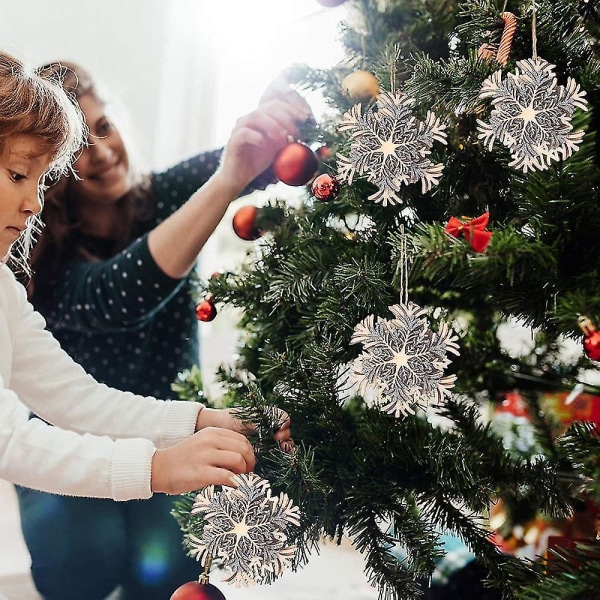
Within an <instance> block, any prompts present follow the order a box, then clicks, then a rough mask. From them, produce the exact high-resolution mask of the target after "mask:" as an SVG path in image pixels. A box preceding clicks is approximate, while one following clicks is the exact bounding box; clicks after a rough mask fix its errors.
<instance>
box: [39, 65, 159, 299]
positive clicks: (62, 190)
mask: <svg viewBox="0 0 600 600" xmlns="http://www.w3.org/2000/svg"><path fill="white" fill-rule="evenodd" d="M38 72H39V73H40V74H42V76H45V77H54V78H56V79H58V80H59V81H61V83H62V87H63V89H64V90H65V92H67V95H68V96H69V97H70V98H71V101H72V102H73V103H74V104H75V105H77V106H78V105H79V104H78V103H79V99H80V98H82V97H83V96H91V97H92V98H93V99H94V100H95V101H96V102H98V103H99V104H101V105H106V99H105V98H104V97H103V96H102V95H101V93H100V92H99V90H98V87H97V85H96V84H95V82H94V80H93V78H92V76H91V75H90V73H89V72H88V71H87V70H86V69H84V68H83V67H81V66H79V65H77V64H75V63H72V62H69V61H59V62H54V63H50V64H47V65H44V66H43V67H40V68H39V69H38ZM76 177H77V175H76V174H73V173H71V174H67V175H65V174H61V175H60V176H59V177H58V178H55V179H54V181H52V180H50V181H49V182H48V183H49V187H48V189H47V190H46V193H45V202H44V209H43V211H42V222H43V229H42V232H41V235H40V236H39V239H38V241H37V243H36V244H35V246H34V248H33V250H32V252H31V265H32V268H33V278H32V281H31V282H30V285H29V286H28V288H29V295H30V297H35V296H36V294H42V293H43V294H46V293H48V291H49V289H51V288H52V287H53V286H54V285H55V284H56V283H57V281H58V279H59V277H60V272H61V270H62V267H63V265H64V264H65V262H66V261H69V260H72V259H76V258H81V259H84V260H87V261H99V260H102V259H105V258H107V256H112V255H114V254H116V253H117V252H119V251H120V250H122V249H123V248H125V247H126V246H127V245H129V243H130V242H131V241H132V240H133V239H134V238H135V237H136V229H137V228H136V226H135V225H136V224H137V223H139V222H140V221H143V220H146V219H148V218H149V217H150V212H151V209H152V202H151V197H152V192H151V186H150V179H149V177H147V176H143V177H141V176H138V177H137V180H136V181H135V182H134V183H133V185H132V187H131V189H130V191H129V192H127V193H126V194H125V195H124V196H123V197H122V198H120V199H119V201H118V203H117V210H118V212H119V218H118V221H117V222H118V230H116V231H115V232H114V236H113V237H111V240H109V241H107V243H106V244H103V248H102V254H99V253H98V252H97V251H96V250H95V249H94V248H92V247H91V246H90V244H88V243H86V236H84V235H83V234H82V231H81V228H82V225H83V224H82V222H81V220H80V219H79V217H78V216H77V212H76V211H75V210H74V203H75V201H76V198H75V194H74V193H73V183H74V181H75V180H76Z"/></svg>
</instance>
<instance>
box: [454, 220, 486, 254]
mask: <svg viewBox="0 0 600 600" xmlns="http://www.w3.org/2000/svg"><path fill="white" fill-rule="evenodd" d="M465 219H466V217H463V218H462V220H461V219H457V218H456V217H450V220H449V221H448V224H447V225H446V227H445V229H444V231H446V233H449V234H450V235H453V236H454V237H460V234H461V233H462V234H463V235H464V236H465V240H467V242H469V244H470V245H471V248H473V250H475V252H484V251H485V249H486V248H487V246H488V244H489V243H490V240H491V239H492V232H491V231H486V230H485V228H486V227H487V224H488V221H489V220H490V213H483V214H482V215H481V216H480V217H477V218H475V219H467V220H465Z"/></svg>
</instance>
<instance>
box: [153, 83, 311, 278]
mask: <svg viewBox="0 0 600 600" xmlns="http://www.w3.org/2000/svg"><path fill="white" fill-rule="evenodd" d="M309 116H310V109H309V108H308V106H307V105H306V103H305V102H304V101H303V100H302V99H301V98H300V96H298V95H297V94H296V95H292V96H289V97H286V99H285V100H283V99H280V98H272V99H270V100H268V101H266V102H264V103H262V104H261V105H260V106H259V108H258V109H257V110H255V111H254V112H252V113H250V114H249V115H246V116H245V117H242V118H241V119H239V120H238V121H237V123H236V126H235V128H234V130H233V132H232V134H231V137H230V139H229V142H228V143H227V146H226V148H225V151H224V154H223V157H222V160H221V164H220V166H219V168H218V169H217V171H216V173H215V174H214V175H213V177H211V179H210V180H209V181H208V182H207V183H206V184H205V185H204V186H203V187H201V188H200V189H199V190H198V191H197V192H195V193H194V194H193V195H192V196H191V198H190V199H189V200H188V201H187V202H186V203H185V204H184V205H183V206H182V207H181V208H180V209H179V210H177V211H176V212H175V213H173V214H172V215H171V216H170V217H168V218H167V219H166V220H165V221H163V222H162V223H161V224H160V225H159V226H158V227H156V228H155V229H153V230H152V231H151V232H150V233H149V235H148V246H149V248H150V252H151V253H152V256H153V257H154V259H155V261H156V263H157V265H158V266H159V267H160V268H161V269H162V270H163V272H164V273H165V274H166V275H168V276H169V277H173V278H180V277H185V275H187V274H188V273H189V271H190V270H191V269H192V267H193V266H194V264H195V261H196V259H197V256H198V254H199V252H200V250H201V249H202V248H203V246H204V244H205V243H206V241H207V240H208V238H209V237H210V235H211V234H212V233H213V231H214V230H215V228H216V226H217V225H218V224H219V222H220V221H221V219H222V218H223V215H224V214H225V211H226V210H227V207H228V206H229V203H230V202H231V201H232V200H234V199H235V198H237V197H238V196H239V195H240V194H241V192H242V191H243V190H244V189H245V188H246V187H247V186H248V185H249V184H250V183H251V182H252V181H253V180H254V179H255V178H256V177H257V176H259V175H260V174H261V173H263V172H264V171H265V170H266V169H267V168H268V167H269V166H270V165H271V164H272V162H273V159H274V158H275V155H276V153H277V152H278V151H279V150H280V149H281V148H282V147H283V146H285V144H286V143H288V139H289V137H290V136H292V137H296V136H297V135H298V134H299V132H298V125H297V124H298V123H299V122H300V121H304V120H306V119H307V118H308V117H309Z"/></svg>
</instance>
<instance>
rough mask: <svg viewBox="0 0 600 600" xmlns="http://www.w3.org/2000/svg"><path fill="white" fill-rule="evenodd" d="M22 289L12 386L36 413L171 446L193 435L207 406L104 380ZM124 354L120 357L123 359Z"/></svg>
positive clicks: (78, 428) (83, 428)
mask: <svg viewBox="0 0 600 600" xmlns="http://www.w3.org/2000/svg"><path fill="white" fill-rule="evenodd" d="M15 288H20V292H19V290H17V293H16V304H17V306H16V307H15V308H14V309H13V311H12V312H13V314H15V316H14V317H13V318H12V319H13V321H14V324H13V325H12V327H13V334H12V344H13V351H12V371H11V380H10V384H9V387H10V389H11V390H13V391H14V392H15V393H16V394H17V397H18V399H19V400H20V401H21V402H23V403H24V404H25V405H27V407H28V408H29V409H30V410H31V411H33V412H34V413H35V414H36V415H38V416H39V417H41V418H42V419H44V420H45V421H48V422H49V423H51V424H53V425H58V426H60V427H62V428H63V429H69V430H71V431H74V432H76V433H80V434H83V433H92V434H96V435H108V436H110V437H112V438H137V437H142V438H146V439H148V440H150V441H151V442H152V443H153V444H154V445H155V446H156V447H158V448H162V447H167V446H171V445H173V444H175V443H177V442H180V441H182V440H183V439H185V438H187V437H189V436H190V435H191V434H192V433H193V432H194V429H195V425H196V420H197V417H198V413H199V411H200V410H201V408H202V405H200V404H198V403H193V402H183V401H172V402H164V401H162V400H156V399H155V398H146V397H142V396H137V395H135V394H132V393H131V392H122V391H119V390H116V389H113V388H110V387H108V386H106V385H104V384H101V383H98V382H97V381H96V380H95V379H94V378H93V377H92V376H91V375H89V374H87V373H86V372H85V371H84V369H83V368H82V367H81V366H80V365H78V364H77V363H75V362H74V361H73V359H71V357H70V356H69V355H68V354H67V353H66V352H64V350H62V348H61V347H60V345H59V343H58V342H57V341H56V339H55V338H54V337H53V336H52V334H51V333H50V332H48V331H47V330H46V329H45V321H44V319H43V317H42V316H41V315H40V314H39V313H37V312H36V311H34V310H33V307H32V306H31V304H30V303H29V302H28V301H27V299H26V297H25V291H24V289H23V288H22V287H21V286H18V284H16V283H15ZM118 358H119V357H117V359H118Z"/></svg>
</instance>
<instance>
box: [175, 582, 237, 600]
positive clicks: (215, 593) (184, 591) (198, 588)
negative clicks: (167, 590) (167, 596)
mask: <svg viewBox="0 0 600 600" xmlns="http://www.w3.org/2000/svg"><path fill="white" fill-rule="evenodd" d="M171 600H227V599H226V598H225V596H224V595H223V594H222V592H221V590H219V588H216V587H215V586H214V585H212V583H199V582H198V581H188V582H187V583H184V584H183V585H182V586H180V587H178V588H177V589H176V590H175V591H174V592H173V594H172V596H171Z"/></svg>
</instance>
